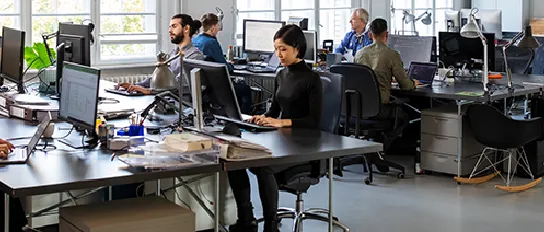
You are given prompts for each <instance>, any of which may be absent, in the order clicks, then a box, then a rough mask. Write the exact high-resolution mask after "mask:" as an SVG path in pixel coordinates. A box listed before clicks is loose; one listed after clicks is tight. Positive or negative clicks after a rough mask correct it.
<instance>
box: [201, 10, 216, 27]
mask: <svg viewBox="0 0 544 232" xmlns="http://www.w3.org/2000/svg"><path fill="white" fill-rule="evenodd" d="M200 21H201V22H202V28H203V29H204V31H208V30H210V28H211V27H213V26H215V25H217V24H218V23H219V17H217V15H216V14H214V13H206V14H204V15H202V18H200Z"/></svg>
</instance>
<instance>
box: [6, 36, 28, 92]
mask: <svg viewBox="0 0 544 232" xmlns="http://www.w3.org/2000/svg"><path fill="white" fill-rule="evenodd" d="M2 33H3V38H2V59H1V61H0V74H1V77H2V78H3V79H7V80H9V81H11V82H14V83H15V84H17V91H18V92H19V93H24V92H25V87H24V85H23V58H24V54H25V53H24V49H25V34H26V33H25V32H24V31H19V30H15V29H13V28H9V27H2Z"/></svg>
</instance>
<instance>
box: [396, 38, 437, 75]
mask: <svg viewBox="0 0 544 232" xmlns="http://www.w3.org/2000/svg"><path fill="white" fill-rule="evenodd" d="M387 46H389V47H390V48H392V49H394V50H396V51H397V52H398V53H399V54H400V58H401V59H402V63H403V65H404V69H408V68H409V67H410V63H412V62H430V61H431V60H432V56H433V47H435V49H434V50H435V51H436V40H434V39H433V37H432V36H411V35H389V39H388V41H387Z"/></svg>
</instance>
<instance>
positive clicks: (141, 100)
mask: <svg viewBox="0 0 544 232" xmlns="http://www.w3.org/2000/svg"><path fill="white" fill-rule="evenodd" d="M111 86H113V83H111V82H106V81H102V82H101V88H109V87H111ZM100 96H104V97H113V98H116V99H117V100H119V101H120V104H123V106H130V107H134V108H135V110H136V111H140V110H142V109H143V108H145V107H146V106H147V105H148V104H149V103H150V102H152V101H153V97H152V96H143V97H125V96H120V95H115V94H109V93H104V92H103V91H101V93H100ZM124 121H126V120H124ZM0 128H9V130H6V129H4V130H1V131H0V138H14V137H15V138H19V137H28V136H31V135H32V134H34V131H35V130H36V124H35V123H28V122H25V121H22V120H19V119H15V118H0ZM58 133H61V134H62V133H63V132H58ZM58 133H57V134H55V136H59V135H58ZM242 137H243V138H244V139H247V140H249V141H251V142H255V143H259V144H261V145H263V146H265V147H267V148H269V149H271V150H272V152H273V156H272V157H271V158H267V159H260V160H250V161H235V162H224V161H221V162H218V163H209V164H196V165H192V166H187V167H182V168H179V169H174V170H160V171H143V170H138V169H132V168H128V167H127V165H126V164H124V163H122V162H120V161H118V160H117V159H114V160H113V161H112V160H111V152H110V151H106V150H100V149H93V150H79V151H64V150H55V151H51V152H47V153H43V152H35V153H34V154H33V155H32V157H31V158H30V159H29V162H28V163H27V164H20V165H5V166H3V167H0V190H2V191H4V193H5V194H4V200H5V202H6V203H5V208H4V213H5V215H4V218H5V219H4V220H5V221H6V223H5V228H4V229H5V231H9V223H8V222H9V196H12V197H19V198H20V197H26V196H32V195H39V194H49V193H58V192H65V191H70V190H76V189H89V188H96V189H101V188H104V187H108V186H112V185H123V184H130V183H138V182H145V181H151V180H158V179H164V178H174V177H179V176H187V175H196V174H210V173H215V175H216V191H215V192H216V194H215V197H216V201H217V199H218V194H219V193H218V190H217V189H218V185H219V172H221V171H229V170H239V169H244V168H248V167H258V166H266V165H276V164H289V163H293V164H296V163H299V162H307V161H313V160H323V159H329V160H330V161H331V162H329V163H330V165H329V170H330V171H329V172H330V174H329V175H332V168H333V167H332V165H333V162H332V159H333V158H334V157H338V156H345V155H352V154H361V153H372V152H379V151H381V150H382V144H380V143H375V142H368V141H363V140H358V139H354V138H348V137H342V136H338V135H332V134H329V133H325V132H320V131H314V130H305V129H280V130H276V131H271V132H263V133H247V132H244V133H243V135H242ZM56 145H61V144H60V143H59V144H56ZM332 180H333V178H329V181H330V182H329V183H330V185H329V194H330V195H329V210H332ZM158 188H160V186H158ZM160 192H161V189H157V193H160ZM218 205H219V204H218V203H217V202H215V207H216V208H215V210H216V212H218V210H219V209H218ZM329 219H330V220H329V231H332V213H331V214H330V215H329ZM215 223H216V225H215V231H219V221H218V217H215Z"/></svg>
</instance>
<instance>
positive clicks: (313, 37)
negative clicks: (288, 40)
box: [304, 31, 317, 64]
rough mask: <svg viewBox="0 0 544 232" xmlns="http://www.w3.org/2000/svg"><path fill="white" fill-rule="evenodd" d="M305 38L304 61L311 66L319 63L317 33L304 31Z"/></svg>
mask: <svg viewBox="0 0 544 232" xmlns="http://www.w3.org/2000/svg"><path fill="white" fill-rule="evenodd" d="M304 38H306V53H305V54H304V61H306V63H311V64H313V63H317V32H315V31H304Z"/></svg>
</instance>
